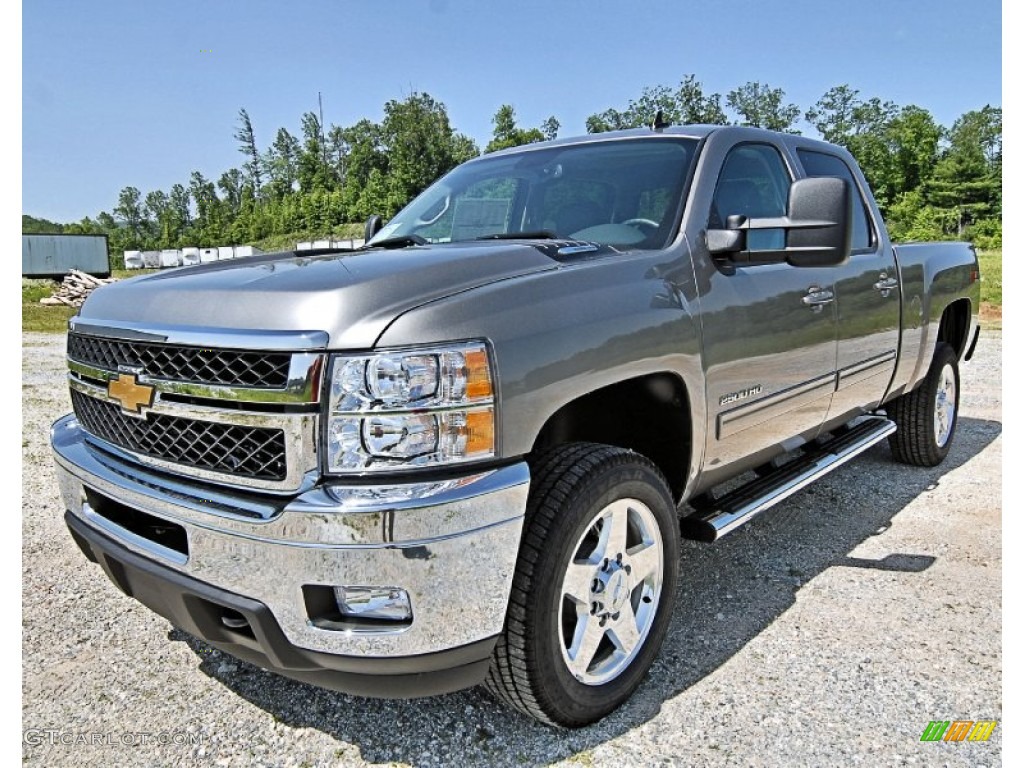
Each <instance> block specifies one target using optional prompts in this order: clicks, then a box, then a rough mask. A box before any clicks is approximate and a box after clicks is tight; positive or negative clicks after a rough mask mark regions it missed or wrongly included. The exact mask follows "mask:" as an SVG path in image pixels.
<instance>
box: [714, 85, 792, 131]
mask: <svg viewBox="0 0 1024 768" xmlns="http://www.w3.org/2000/svg"><path fill="white" fill-rule="evenodd" d="M785 98H786V92H785V91H784V90H782V89H781V88H772V87H770V86H768V85H763V84H761V83H757V82H754V83H746V84H744V85H741V86H740V87H739V88H734V89H733V90H731V91H729V93H728V94H727V95H726V97H725V101H726V103H727V104H728V105H729V107H730V108H731V109H733V110H734V111H735V112H737V113H738V114H739V116H740V117H741V118H742V120H741V125H750V126H754V127H755V128H767V129H768V130H771V131H782V132H783V133H800V131H799V130H797V129H796V128H794V127H793V125H794V124H795V123H796V121H797V118H798V117H800V107H798V106H797V105H796V104H785V103H783V100H784V99H785Z"/></svg>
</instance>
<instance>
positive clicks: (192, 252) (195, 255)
mask: <svg viewBox="0 0 1024 768" xmlns="http://www.w3.org/2000/svg"><path fill="white" fill-rule="evenodd" d="M181 263H182V264H184V265H185V266H186V267H190V266H192V265H193V264H198V263H199V249H198V248H182V249H181Z"/></svg>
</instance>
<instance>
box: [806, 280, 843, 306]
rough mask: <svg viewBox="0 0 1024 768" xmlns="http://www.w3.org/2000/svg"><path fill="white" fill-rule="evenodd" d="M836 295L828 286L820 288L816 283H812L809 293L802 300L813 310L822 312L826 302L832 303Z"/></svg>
mask: <svg viewBox="0 0 1024 768" xmlns="http://www.w3.org/2000/svg"><path fill="white" fill-rule="evenodd" d="M835 297H836V295H835V294H834V293H832V291H830V290H828V289H827V288H819V287H818V286H816V285H812V286H811V287H810V288H809V289H808V290H807V295H806V296H804V297H803V299H802V301H803V303H804V304H805V305H807V306H808V307H810V308H811V311H812V312H821V310H822V309H824V307H825V305H826V304H831V303H832V301H833V300H834V299H835Z"/></svg>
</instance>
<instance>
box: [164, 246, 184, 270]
mask: <svg viewBox="0 0 1024 768" xmlns="http://www.w3.org/2000/svg"><path fill="white" fill-rule="evenodd" d="M160 266H161V267H165V268H166V267H180V266H181V251H179V250H178V249H176V248H168V249H167V250H163V251H160Z"/></svg>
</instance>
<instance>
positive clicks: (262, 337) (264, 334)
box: [68, 317, 330, 352]
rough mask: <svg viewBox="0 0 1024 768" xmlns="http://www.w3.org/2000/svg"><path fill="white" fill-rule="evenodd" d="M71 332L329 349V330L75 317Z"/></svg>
mask: <svg viewBox="0 0 1024 768" xmlns="http://www.w3.org/2000/svg"><path fill="white" fill-rule="evenodd" d="M68 330H69V331H73V332H75V333H81V334H83V335H86V336H100V337H102V338H110V339H122V340H125V341H146V342H151V343H154V344H182V345H185V346H190V347H212V348H215V349H225V350H228V349H251V350H254V351H262V352H303V351H311V350H324V349H327V344H328V343H329V341H330V335H329V334H328V333H327V332H326V331H257V330H245V329H240V328H203V327H199V326H194V325H146V324H145V323H137V322H132V323H131V324H130V325H129V324H126V323H122V322H119V321H117V320H98V319H92V318H89V319H83V318H80V317H73V318H71V320H69V321H68Z"/></svg>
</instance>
